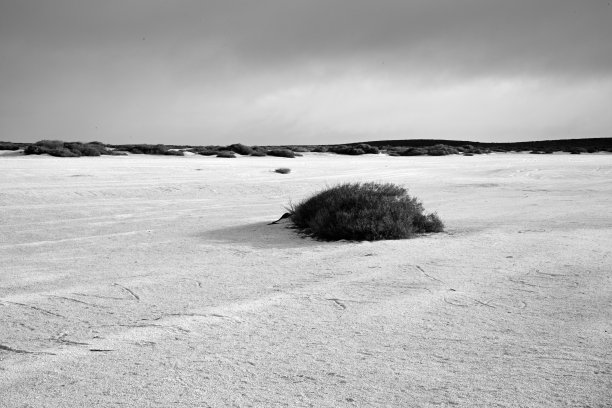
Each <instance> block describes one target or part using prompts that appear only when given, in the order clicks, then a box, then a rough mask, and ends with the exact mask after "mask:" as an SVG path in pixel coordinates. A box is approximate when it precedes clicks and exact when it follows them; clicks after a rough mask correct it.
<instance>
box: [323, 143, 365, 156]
mask: <svg viewBox="0 0 612 408" xmlns="http://www.w3.org/2000/svg"><path fill="white" fill-rule="evenodd" d="M329 151H330V152H332V153H336V154H345V155H349V156H361V155H362V154H365V151H364V150H363V149H360V148H358V147H354V146H345V145H340V146H332V147H330V148H329Z"/></svg>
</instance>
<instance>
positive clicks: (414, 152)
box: [400, 147, 427, 156]
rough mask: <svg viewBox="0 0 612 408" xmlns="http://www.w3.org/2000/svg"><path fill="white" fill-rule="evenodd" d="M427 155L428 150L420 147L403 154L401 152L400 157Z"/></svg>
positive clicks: (412, 148) (407, 150)
mask: <svg viewBox="0 0 612 408" xmlns="http://www.w3.org/2000/svg"><path fill="white" fill-rule="evenodd" d="M426 154H427V150H425V149H423V148H420V147H411V148H410V149H406V150H404V151H403V152H400V156H424V155H426Z"/></svg>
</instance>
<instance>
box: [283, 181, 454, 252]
mask: <svg viewBox="0 0 612 408" xmlns="http://www.w3.org/2000/svg"><path fill="white" fill-rule="evenodd" d="M290 211H291V213H292V216H291V219H292V221H293V223H294V224H295V226H296V227H297V228H298V229H300V230H302V231H303V232H304V233H306V234H309V235H312V236H314V237H315V238H318V239H322V240H341V239H346V240H357V241H364V240H366V241H374V240H380V239H402V238H410V237H412V236H414V235H415V234H418V233H425V232H441V231H443V229H444V224H443V223H442V221H441V220H440V219H439V218H438V216H437V215H436V214H428V215H426V214H424V212H423V206H422V205H421V203H420V202H419V201H418V200H417V199H416V198H412V197H410V196H409V195H408V193H407V190H406V189H404V188H403V187H400V186H396V185H394V184H377V183H363V184H362V183H346V184H341V185H338V186H336V187H332V188H329V189H327V190H324V191H322V192H320V193H318V194H316V195H314V196H313V197H311V198H309V199H307V200H305V201H303V202H301V203H300V204H298V205H296V206H292V207H291V208H290Z"/></svg>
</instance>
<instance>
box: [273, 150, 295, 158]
mask: <svg viewBox="0 0 612 408" xmlns="http://www.w3.org/2000/svg"><path fill="white" fill-rule="evenodd" d="M268 156H275V157H288V158H291V159H292V158H294V157H295V153H294V152H293V151H292V150H289V149H274V150H270V151H269V152H268Z"/></svg>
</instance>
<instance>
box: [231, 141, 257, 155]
mask: <svg viewBox="0 0 612 408" xmlns="http://www.w3.org/2000/svg"><path fill="white" fill-rule="evenodd" d="M227 150H230V151H232V152H235V153H238V154H241V155H243V156H248V155H250V154H253V152H254V150H253V148H251V147H249V146H245V145H243V144H241V143H236V144H233V145H230V146H228V147H227Z"/></svg>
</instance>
